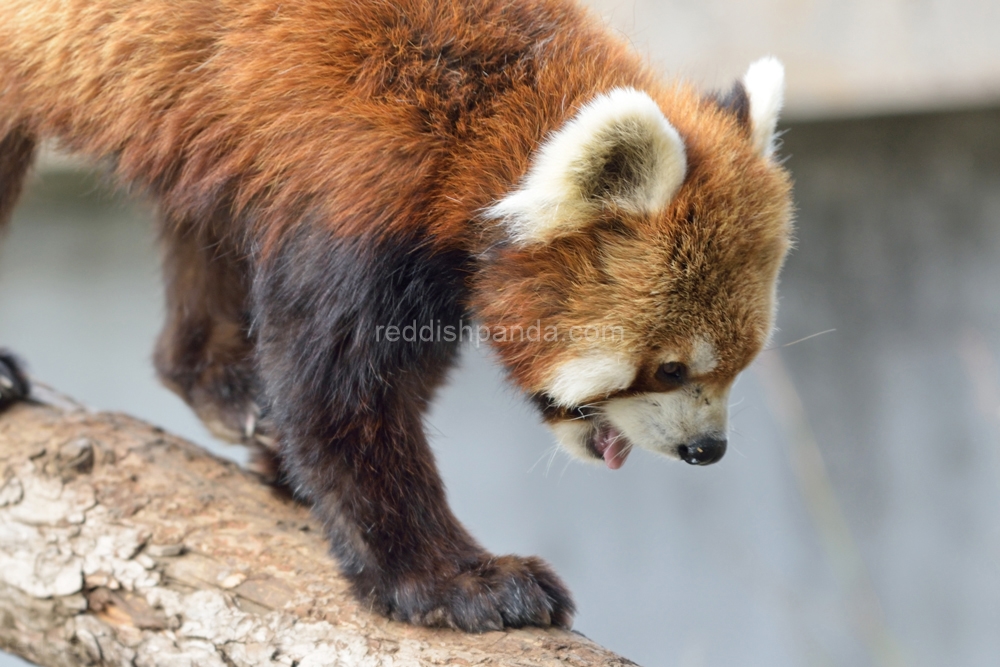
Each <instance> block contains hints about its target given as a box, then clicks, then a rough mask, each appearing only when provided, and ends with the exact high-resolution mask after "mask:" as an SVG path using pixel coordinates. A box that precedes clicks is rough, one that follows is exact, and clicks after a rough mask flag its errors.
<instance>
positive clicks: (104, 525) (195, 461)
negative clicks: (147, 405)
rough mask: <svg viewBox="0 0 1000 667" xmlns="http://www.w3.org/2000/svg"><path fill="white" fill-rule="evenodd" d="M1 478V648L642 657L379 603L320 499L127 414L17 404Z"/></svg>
mask: <svg viewBox="0 0 1000 667" xmlns="http://www.w3.org/2000/svg"><path fill="white" fill-rule="evenodd" d="M0 475H2V476H0V646H2V647H3V648H4V649H6V650H8V651H11V652H13V653H16V654H18V655H21V656H24V657H25V658H26V659H28V660H31V661H34V662H36V663H39V664H41V665H53V666H55V665H59V666H63V665H137V666H140V667H145V666H154V665H155V666H160V667H172V666H175V665H176V666H178V667H180V666H182V665H183V666H188V665H199V666H201V665H212V666H214V665H218V666H220V667H222V666H226V665H241V666H242V665H254V666H256V665H298V666H300V667H306V666H307V665H309V666H318V665H344V666H348V665H350V666H354V665H365V666H366V667H368V666H370V667H376V666H379V665H387V666H388V665H393V666H395V667H402V666H404V665H405V666H410V665H498V666H512V667H513V666H514V665H517V666H518V667H525V666H528V665H545V666H552V667H555V666H556V665H572V666H576V667H590V666H592V665H607V666H614V667H618V666H624V665H632V664H634V663H631V662H630V661H628V660H625V659H623V658H620V657H618V656H615V655H613V654H612V653H610V652H608V651H606V650H604V649H602V648H601V647H599V646H597V645H596V644H594V643H593V642H591V641H589V640H587V639H586V638H584V637H582V636H580V635H576V634H574V633H571V632H563V631H556V630H539V629H528V630H517V631H508V632H492V633H487V634H482V635H467V634H463V633H460V632H454V631H450V630H429V629H425V628H416V627H412V626H409V625H405V624H402V623H395V622H392V621H388V620H386V619H384V618H381V617H378V616H376V615H373V614H371V613H369V612H368V611H366V610H365V609H364V608H362V606H361V605H359V604H358V603H357V602H356V601H355V600H354V599H353V598H352V597H351V595H350V593H349V591H348V588H347V583H346V581H345V580H344V579H342V578H340V577H339V576H338V575H337V573H336V568H335V565H334V563H333V562H332V560H331V558H330V557H329V555H328V551H327V546H326V544H325V543H324V540H323V536H322V534H321V530H320V527H319V525H318V524H317V523H316V521H314V520H313V518H312V517H311V516H310V515H309V512H308V510H307V509H306V508H303V507H302V506H300V505H298V504H296V503H294V502H292V501H290V500H288V499H286V498H283V497H282V496H281V495H280V494H277V493H275V492H274V491H273V490H271V489H270V488H269V487H267V486H265V485H263V484H261V483H260V482H259V481H258V480H257V479H256V478H255V477H254V476H253V475H251V474H249V473H247V472H244V471H243V470H241V469H240V468H239V467H238V466H235V465H233V464H231V463H228V462H225V461H221V460H219V459H217V458H215V457H213V456H211V455H210V454H208V453H206V452H204V451H203V450H201V449H199V448H198V447H196V446H195V445H192V444H190V443H188V442H185V441H183V440H180V439H179V438H176V437H172V436H170V435H168V434H166V433H164V432H163V431H162V430H159V429H156V428H154V427H151V426H149V425H147V424H145V423H143V422H140V421H137V420H135V419H132V418H130V417H127V416H124V415H119V414H94V413H90V412H87V411H84V410H81V409H72V408H68V407H66V406H61V407H56V406H53V405H45V406H38V405H35V406H32V405H23V404H22V405H17V406H15V407H13V408H12V409H10V410H9V411H7V412H4V413H3V414H2V415H0Z"/></svg>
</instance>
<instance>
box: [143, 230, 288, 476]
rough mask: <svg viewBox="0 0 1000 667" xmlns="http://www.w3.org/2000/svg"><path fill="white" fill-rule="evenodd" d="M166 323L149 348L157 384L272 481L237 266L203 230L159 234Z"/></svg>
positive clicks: (241, 267) (269, 439)
mask: <svg viewBox="0 0 1000 667" xmlns="http://www.w3.org/2000/svg"><path fill="white" fill-rule="evenodd" d="M162 240H163V246H164V254H165V257H164V276H165V279H166V289H167V298H166V301H167V322H166V325H165V326H164V328H163V331H162V332H161V333H160V337H159V340H158V342H157V346H156V353H155V357H154V358H155V364H156V369H157V372H158V374H159V376H160V379H161V380H162V382H163V383H164V384H165V385H166V386H167V387H169V388H170V389H171V390H172V391H174V392H175V393H177V394H178V395H179V396H180V397H181V398H183V399H184V400H185V401H186V402H187V403H188V404H189V405H190V406H191V407H192V408H194V410H195V412H196V413H197V414H198V416H199V417H200V418H201V420H202V421H203V422H204V423H205V425H206V426H207V427H208V429H209V430H210V431H211V432H212V433H213V434H214V435H216V436H217V437H220V438H222V439H224V440H227V441H229V442H234V443H241V444H245V445H248V446H251V447H252V448H253V449H255V451H254V453H253V457H252V462H254V463H255V464H257V465H256V466H255V467H258V468H260V470H259V472H261V473H262V474H264V475H265V476H267V477H269V478H271V479H274V478H275V477H276V475H277V465H276V462H275V461H274V455H272V454H270V453H269V452H268V451H267V448H268V447H269V446H270V445H272V444H273V433H272V432H271V430H270V429H269V428H268V426H267V424H268V421H267V419H266V414H265V412H266V404H265V402H264V401H263V400H262V394H261V386H260V382H259V380H258V378H257V373H256V370H255V366H254V350H253V342H252V339H251V335H250V333H249V331H250V320H249V313H248V310H247V308H248V302H247V296H248V290H247V278H246V276H247V269H246V266H245V264H244V262H243V260H241V259H239V258H238V255H237V254H236V253H235V252H233V251H232V249H231V248H227V245H226V244H224V243H220V241H219V240H218V238H217V237H216V236H215V235H214V234H212V233H211V232H210V231H208V230H206V229H204V228H202V227H198V226H195V225H190V224H185V223H180V224H177V223H172V222H169V221H168V223H167V224H165V225H164V230H163V232H162Z"/></svg>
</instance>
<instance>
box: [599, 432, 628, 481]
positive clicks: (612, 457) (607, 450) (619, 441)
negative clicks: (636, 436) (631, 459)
mask: <svg viewBox="0 0 1000 667" xmlns="http://www.w3.org/2000/svg"><path fill="white" fill-rule="evenodd" d="M594 449H596V450H597V453H598V454H600V455H601V456H603V457H604V464H605V465H607V466H608V468H610V469H611V470H618V469H619V468H621V467H622V465H623V464H624V463H625V458H626V457H628V453H629V450H630V449H631V447H629V443H628V440H626V439H625V438H624V437H623V436H622V434H621V431H619V430H618V429H616V428H615V427H613V426H606V425H602V426H601V429H600V430H599V431H598V432H597V435H595V436H594Z"/></svg>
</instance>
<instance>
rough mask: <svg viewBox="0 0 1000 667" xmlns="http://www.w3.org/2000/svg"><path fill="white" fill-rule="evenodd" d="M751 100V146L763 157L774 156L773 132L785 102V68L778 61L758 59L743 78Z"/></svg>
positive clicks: (769, 58) (770, 58) (775, 59)
mask: <svg viewBox="0 0 1000 667" xmlns="http://www.w3.org/2000/svg"><path fill="white" fill-rule="evenodd" d="M743 87H744V88H746V91H747V96H748V97H749V98H750V122H751V124H752V126H753V144H754V147H755V148H756V149H757V152H758V153H760V154H761V155H763V156H764V157H771V156H772V155H773V154H774V148H775V146H774V132H775V129H776V128H777V126H778V114H779V113H781V107H782V105H783V104H784V98H785V68H784V66H783V65H782V64H781V61H779V60H778V59H777V58H772V57H768V58H761V59H760V60H758V61H757V62H755V63H753V64H752V65H750V69H748V70H747V73H746V75H745V76H744V77H743Z"/></svg>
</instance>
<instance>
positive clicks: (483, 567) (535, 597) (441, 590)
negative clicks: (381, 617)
mask: <svg viewBox="0 0 1000 667" xmlns="http://www.w3.org/2000/svg"><path fill="white" fill-rule="evenodd" d="M405 588H408V589H409V590H407V591H405V592H404V591H403V590H397V591H395V594H394V595H393V596H392V597H394V598H395V599H394V600H393V604H391V606H392V607H393V610H392V612H391V615H392V617H393V618H394V619H396V620H400V621H407V622H410V623H415V624H417V625H426V626H434V627H452V628H458V629H459V630H464V631H466V632H487V631H490V630H502V629H504V628H521V627H524V626H529V625H533V626H539V627H548V626H557V627H561V628H566V629H569V628H570V626H571V625H572V623H573V613H574V611H575V607H574V605H573V599H572V597H571V596H570V593H569V591H568V590H567V589H566V587H565V586H564V585H563V583H562V582H561V581H560V580H559V577H557V576H556V574H555V573H554V572H553V571H552V569H551V568H550V567H549V566H548V565H547V564H546V563H545V562H544V561H542V560H541V559H539V558H520V557H518V556H496V557H487V558H484V559H483V560H482V561H481V562H479V563H478V564H477V565H476V566H475V567H473V568H471V569H468V570H464V571H462V572H460V573H459V574H457V575H456V576H454V577H452V578H451V579H448V580H445V581H439V582H435V584H434V585H433V587H432V588H431V590H430V591H428V590H427V589H424V588H423V587H422V586H421V587H416V588H411V587H408V586H407V587H405ZM421 589H422V590H421ZM417 590H421V593H417Z"/></svg>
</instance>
